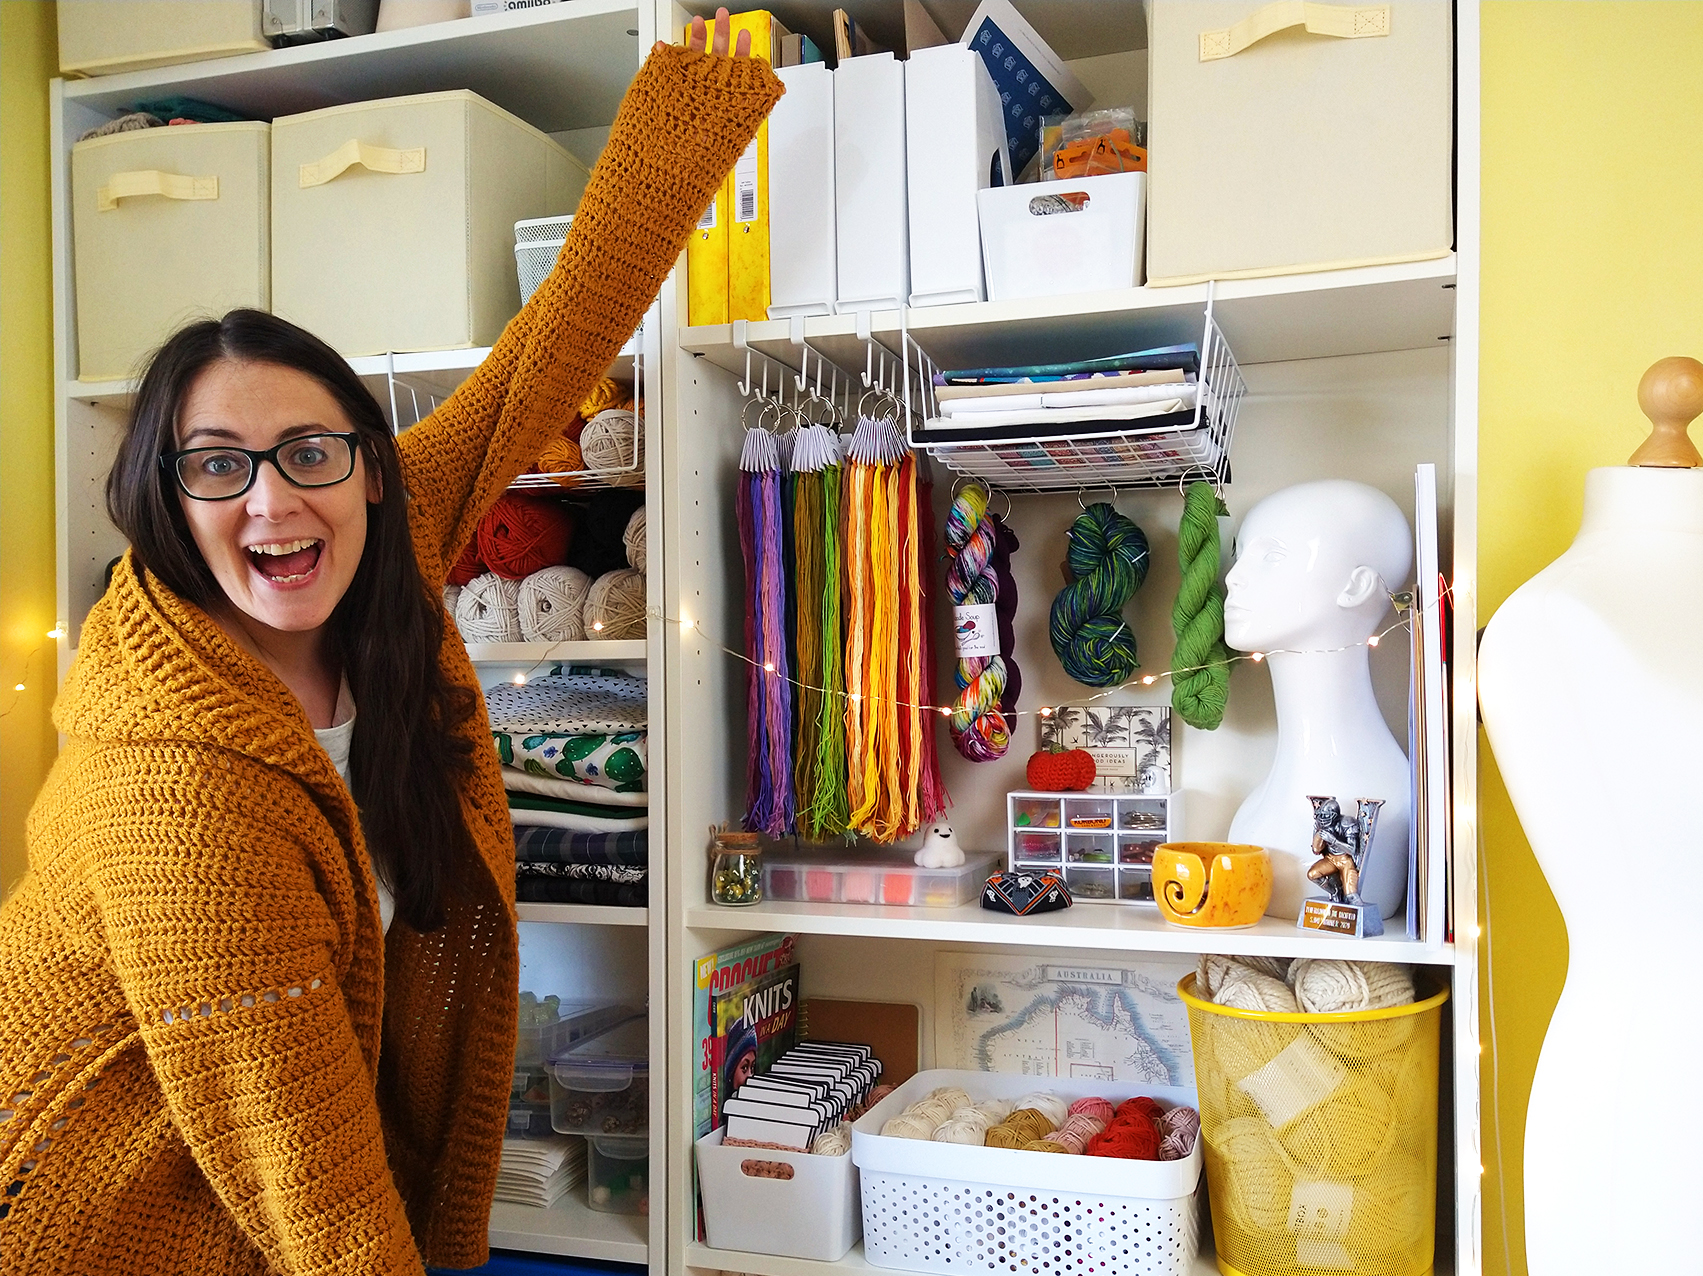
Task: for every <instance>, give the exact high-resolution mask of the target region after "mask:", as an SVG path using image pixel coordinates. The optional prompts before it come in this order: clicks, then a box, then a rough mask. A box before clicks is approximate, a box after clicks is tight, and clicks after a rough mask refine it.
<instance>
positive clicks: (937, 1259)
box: [852, 1069, 1201, 1276]
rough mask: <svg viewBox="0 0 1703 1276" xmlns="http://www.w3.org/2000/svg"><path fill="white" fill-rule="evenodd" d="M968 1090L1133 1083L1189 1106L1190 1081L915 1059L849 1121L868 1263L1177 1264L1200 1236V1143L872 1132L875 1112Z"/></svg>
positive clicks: (1066, 1089)
mask: <svg viewBox="0 0 1703 1276" xmlns="http://www.w3.org/2000/svg"><path fill="white" fill-rule="evenodd" d="M952 1085H955V1086H962V1087H963V1088H964V1089H965V1090H966V1091H968V1092H969V1095H970V1098H971V1099H972V1100H980V1099H990V1098H1000V1099H1015V1098H1017V1097H1019V1096H1020V1095H1024V1094H1028V1093H1030V1092H1031V1091H1034V1090H1051V1091H1053V1092H1055V1093H1056V1094H1059V1095H1061V1096H1063V1097H1065V1098H1067V1099H1071V1100H1075V1099H1079V1098H1086V1097H1088V1096H1090V1095H1098V1096H1100V1097H1101V1098H1104V1099H1109V1100H1111V1101H1112V1102H1113V1103H1114V1104H1115V1103H1120V1102H1122V1101H1123V1100H1124V1099H1127V1098H1131V1097H1133V1096H1135V1095H1138V1094H1145V1095H1149V1096H1151V1097H1153V1098H1154V1099H1157V1100H1158V1101H1159V1103H1160V1105H1161V1106H1163V1107H1167V1108H1169V1107H1173V1106H1176V1105H1178V1104H1186V1105H1188V1106H1189V1107H1195V1106H1197V1103H1196V1099H1195V1094H1194V1091H1193V1090H1190V1089H1183V1088H1181V1087H1175V1086H1154V1085H1143V1084H1140V1083H1137V1082H1129V1081H1109V1080H1100V1079H1095V1078H1079V1077H1025V1076H1013V1075H1009V1074H1005V1073H996V1072H961V1071H955V1070H951V1069H937V1070H935V1071H931V1072H919V1073H917V1075H916V1076H914V1077H912V1078H911V1079H910V1080H909V1081H907V1082H905V1083H904V1084H903V1085H901V1086H900V1087H899V1088H898V1089H897V1090H895V1091H894V1092H893V1093H892V1094H890V1095H888V1096H887V1097H886V1098H885V1099H883V1100H882V1101H881V1102H880V1103H878V1104H876V1105H875V1107H873V1108H871V1109H870V1110H869V1111H868V1112H867V1113H865V1114H864V1115H863V1117H861V1118H860V1119H859V1120H858V1121H857V1123H856V1124H854V1125H853V1126H852V1160H853V1161H854V1162H855V1163H856V1165H857V1168H858V1175H859V1178H860V1180H861V1186H862V1197H863V1252H864V1257H865V1258H867V1259H868V1260H869V1262H870V1264H871V1265H872V1266H875V1267H896V1268H902V1269H905V1270H909V1271H919V1272H965V1273H969V1272H975V1273H978V1274H980V1273H986V1272H990V1271H992V1272H1007V1273H1011V1272H1017V1273H1022V1276H1055V1274H1056V1276H1070V1274H1072V1273H1079V1274H1080V1276H1090V1274H1092V1276H1188V1273H1189V1272H1190V1270H1191V1269H1192V1267H1193V1265H1194V1260H1195V1255H1196V1253H1197V1252H1198V1250H1199V1248H1200V1204H1199V1200H1198V1198H1197V1196H1196V1189H1197V1188H1198V1187H1199V1185H1200V1169H1201V1149H1200V1141H1199V1139H1198V1138H1197V1139H1196V1140H1195V1147H1194V1150H1193V1151H1191V1152H1190V1153H1189V1155H1188V1156H1187V1157H1185V1158H1184V1159H1182V1160H1180V1161H1127V1160H1122V1159H1117V1158H1112V1157H1100V1156H1068V1155H1062V1154H1059V1153H1049V1152H1019V1151H1008V1150H1006V1149H1004V1148H987V1147H965V1146H963V1145H962V1144H956V1143H934V1142H923V1141H920V1140H917V1139H894V1138H884V1137H882V1135H881V1132H880V1131H881V1126H882V1125H883V1124H884V1123H885V1122H886V1121H887V1119H888V1118H889V1117H894V1116H897V1115H898V1114H899V1113H900V1112H901V1111H903V1110H904V1109H905V1107H906V1106H908V1105H909V1104H911V1103H914V1102H916V1101H917V1100H918V1099H920V1098H922V1097H923V1096H924V1095H926V1094H928V1093H929V1092H930V1091H931V1090H936V1089H938V1088H940V1087H942V1086H952Z"/></svg>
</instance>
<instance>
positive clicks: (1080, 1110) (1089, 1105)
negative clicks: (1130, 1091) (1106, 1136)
mask: <svg viewBox="0 0 1703 1276" xmlns="http://www.w3.org/2000/svg"><path fill="white" fill-rule="evenodd" d="M1066 1116H1090V1117H1093V1118H1094V1119H1095V1120H1096V1121H1098V1122H1099V1123H1100V1124H1101V1125H1102V1126H1104V1125H1105V1124H1106V1123H1107V1122H1109V1121H1110V1120H1111V1119H1112V1101H1111V1100H1110V1099H1101V1098H1097V1097H1091V1098H1087V1099H1078V1100H1077V1101H1076V1102H1075V1103H1073V1104H1071V1105H1070V1109H1069V1111H1068V1112H1067V1113H1066Z"/></svg>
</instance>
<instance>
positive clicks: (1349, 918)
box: [1296, 794, 1384, 938]
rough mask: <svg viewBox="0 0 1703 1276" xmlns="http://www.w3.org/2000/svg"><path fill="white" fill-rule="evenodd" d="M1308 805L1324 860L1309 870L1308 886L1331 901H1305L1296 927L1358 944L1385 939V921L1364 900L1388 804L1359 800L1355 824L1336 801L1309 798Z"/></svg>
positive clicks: (1318, 851)
mask: <svg viewBox="0 0 1703 1276" xmlns="http://www.w3.org/2000/svg"><path fill="white" fill-rule="evenodd" d="M1307 800H1308V801H1309V802H1311V803H1312V804H1313V854H1314V855H1317V856H1318V857H1319V858H1318V860H1317V861H1316V862H1315V863H1314V864H1313V866H1312V867H1311V868H1309V869H1308V870H1307V880H1308V881H1309V882H1312V883H1314V884H1315V885H1317V886H1322V887H1323V888H1324V890H1325V892H1326V894H1327V895H1328V896H1329V898H1328V899H1323V900H1318V899H1309V900H1306V901H1304V902H1303V904H1302V908H1301V916H1300V917H1299V918H1298V919H1297V921H1296V925H1298V926H1299V927H1300V928H1301V929H1302V930H1323V931H1329V932H1331V933H1332V934H1338V935H1353V936H1354V937H1356V938H1361V937H1364V936H1368V935H1382V934H1383V933H1384V919H1383V915H1382V914H1381V913H1379V911H1378V910H1377V908H1375V907H1373V906H1372V905H1369V904H1367V903H1366V902H1365V901H1364V900H1362V899H1361V898H1360V879H1361V878H1362V877H1363V876H1365V872H1366V858H1367V856H1368V855H1370V854H1371V853H1372V838H1373V835H1374V834H1375V833H1376V832H1377V828H1378V810H1379V808H1380V807H1382V806H1383V805H1384V801H1383V799H1382V798H1360V799H1359V800H1358V801H1356V802H1355V804H1354V818H1353V819H1352V820H1350V819H1348V818H1347V817H1345V816H1344V815H1343V813H1342V804H1341V803H1340V802H1338V801H1337V800H1336V799H1335V798H1333V797H1319V796H1316V795H1313V794H1309V795H1308V797H1307Z"/></svg>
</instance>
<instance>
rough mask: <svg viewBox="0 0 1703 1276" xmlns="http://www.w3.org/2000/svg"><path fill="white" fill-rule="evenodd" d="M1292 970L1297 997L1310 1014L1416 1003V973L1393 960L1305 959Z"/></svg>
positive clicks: (1292, 967) (1375, 1008)
mask: <svg viewBox="0 0 1703 1276" xmlns="http://www.w3.org/2000/svg"><path fill="white" fill-rule="evenodd" d="M1289 973H1290V983H1291V984H1292V985H1293V986H1294V989H1295V1000H1296V1001H1297V1002H1298V1003H1299V1004H1300V1007H1301V1009H1302V1010H1304V1011H1306V1012H1307V1013H1308V1014H1310V1015H1332V1014H1343V1013H1345V1012H1348V1011H1354V1010H1383V1009H1386V1008H1388V1007H1390V1006H1407V1005H1411V1004H1412V1003H1413V975H1412V974H1411V973H1410V972H1409V971H1408V969H1407V967H1405V966H1401V965H1397V964H1395V963H1393V962H1383V961H1338V960H1336V959H1334V958H1302V959H1301V960H1300V961H1297V962H1295V964H1294V965H1293V966H1291V967H1290V971H1289Z"/></svg>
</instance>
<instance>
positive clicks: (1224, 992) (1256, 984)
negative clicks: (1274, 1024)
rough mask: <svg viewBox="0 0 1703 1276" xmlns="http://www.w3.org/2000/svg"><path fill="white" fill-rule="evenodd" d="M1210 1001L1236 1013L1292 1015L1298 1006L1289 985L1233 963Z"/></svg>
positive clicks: (1220, 980)
mask: <svg viewBox="0 0 1703 1276" xmlns="http://www.w3.org/2000/svg"><path fill="white" fill-rule="evenodd" d="M1212 999H1213V1001H1215V1002H1217V1003H1218V1004H1219V1005H1220V1006H1230V1007H1232V1008H1233V1009H1236V1010H1265V1011H1277V1012H1279V1013H1282V1014H1290V1015H1292V1014H1294V1013H1295V1012H1296V1011H1298V1010H1299V1009H1300V1008H1301V1007H1300V1006H1299V1004H1297V998H1296V996H1295V994H1294V993H1293V992H1292V991H1290V988H1289V985H1288V984H1286V983H1284V982H1283V981H1282V980H1281V979H1273V978H1272V977H1271V976H1270V975H1265V974H1261V973H1260V972H1259V971H1257V970H1254V969H1252V968H1251V967H1248V966H1240V965H1234V964H1232V965H1231V966H1230V967H1229V969H1227V970H1226V971H1225V972H1224V974H1223V975H1222V976H1221V977H1220V979H1219V981H1218V988H1217V991H1216V992H1215V993H1214V994H1213V998H1212Z"/></svg>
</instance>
